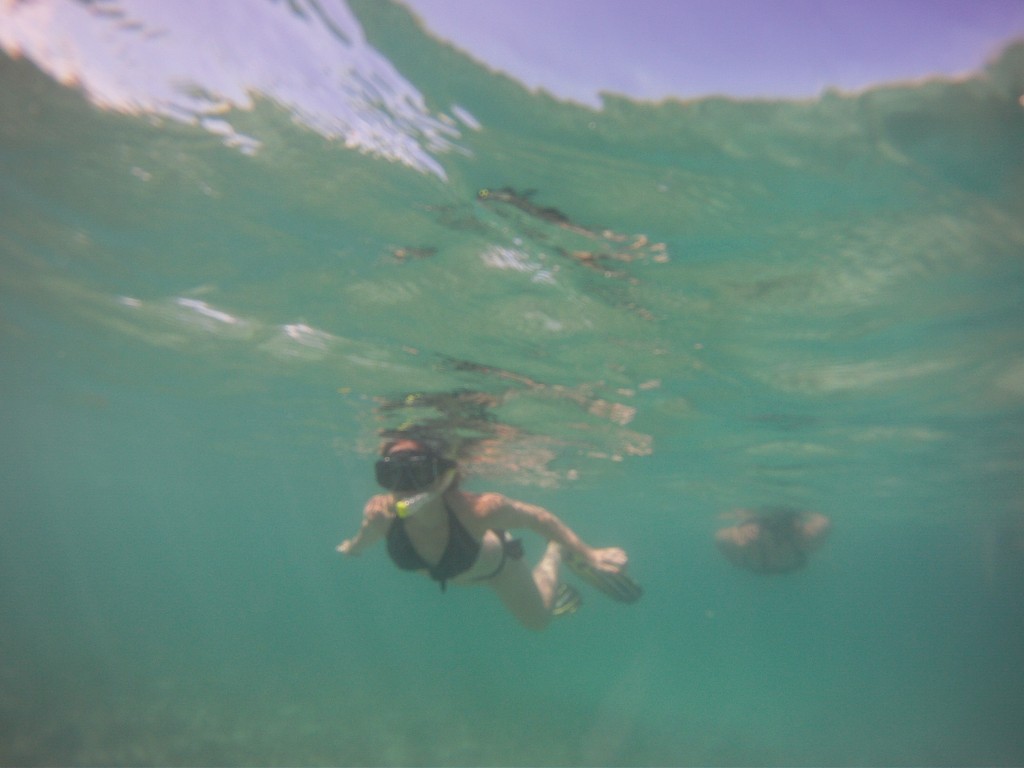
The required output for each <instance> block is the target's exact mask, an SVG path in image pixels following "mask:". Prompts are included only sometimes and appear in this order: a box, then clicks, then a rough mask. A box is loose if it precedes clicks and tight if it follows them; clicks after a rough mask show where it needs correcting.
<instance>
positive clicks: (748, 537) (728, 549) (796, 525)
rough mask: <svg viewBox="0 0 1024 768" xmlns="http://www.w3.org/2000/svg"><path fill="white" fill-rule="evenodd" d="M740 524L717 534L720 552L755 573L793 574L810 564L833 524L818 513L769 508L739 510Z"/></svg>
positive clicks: (737, 564) (789, 508) (716, 541)
mask: <svg viewBox="0 0 1024 768" xmlns="http://www.w3.org/2000/svg"><path fill="white" fill-rule="evenodd" d="M737 514H738V515H739V516H740V522H739V523H737V524H736V525H733V526H730V527H728V528H723V529H721V530H719V531H718V532H716V533H715V543H716V544H717V545H718V549H719V550H720V551H721V552H722V554H723V555H725V556H726V557H727V558H728V559H729V561H730V562H732V564H733V565H736V566H739V567H740V568H746V569H747V570H750V571H754V572H755V573H791V572H792V571H796V570H799V569H800V568H803V567H804V566H805V565H807V559H808V555H809V554H810V553H811V552H812V551H814V550H815V549H817V548H818V547H820V546H821V545H822V543H823V542H824V540H825V536H826V535H827V534H828V531H829V528H830V526H831V523H830V522H829V519H828V518H827V517H825V516H824V515H822V514H820V513H818V512H802V511H800V510H797V509H793V508H792V507H767V508H764V509H762V510H760V511H758V512H757V513H756V514H755V513H753V512H750V511H749V510H739V511H738V512H737Z"/></svg>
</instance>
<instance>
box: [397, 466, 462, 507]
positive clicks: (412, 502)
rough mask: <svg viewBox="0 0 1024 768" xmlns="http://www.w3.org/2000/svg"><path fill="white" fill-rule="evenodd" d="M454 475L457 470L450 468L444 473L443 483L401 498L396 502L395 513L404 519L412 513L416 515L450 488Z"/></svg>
mask: <svg viewBox="0 0 1024 768" xmlns="http://www.w3.org/2000/svg"><path fill="white" fill-rule="evenodd" d="M454 477H455V470H453V469H450V470H448V471H447V472H445V473H444V476H443V477H442V479H441V483H440V484H439V485H438V487H437V488H434V489H433V490H427V491H421V492H420V493H416V494H413V495H412V496H407V497H405V498H404V499H399V500H398V501H396V502H395V514H397V515H398V516H399V517H401V518H403V519H404V518H406V517H409V516H410V515H415V514H416V513H417V512H419V511H420V510H421V509H423V507H425V506H426V505H427V504H429V503H430V502H432V501H433V500H434V499H436V498H437V497H438V496H440V495H441V494H442V493H444V492H445V491H446V490H447V489H448V486H449V485H451V482H452V478H454Z"/></svg>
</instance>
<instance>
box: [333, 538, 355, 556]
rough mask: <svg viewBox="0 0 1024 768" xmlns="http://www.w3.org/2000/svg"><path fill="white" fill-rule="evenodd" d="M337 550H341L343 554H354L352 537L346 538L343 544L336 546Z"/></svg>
mask: <svg viewBox="0 0 1024 768" xmlns="http://www.w3.org/2000/svg"><path fill="white" fill-rule="evenodd" d="M335 550H337V551H338V552H341V554H343V555H350V554H352V539H345V540H344V541H343V542H341V544H339V545H338V546H337V547H335Z"/></svg>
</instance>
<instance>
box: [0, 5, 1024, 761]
mask: <svg viewBox="0 0 1024 768" xmlns="http://www.w3.org/2000/svg"><path fill="white" fill-rule="evenodd" d="M354 10H355V11H356V13H357V14H358V15H359V18H360V20H361V22H362V23H363V26H364V29H365V31H366V34H367V36H368V39H369V40H370V41H371V42H372V43H373V44H374V45H376V46H377V47H378V49H379V50H380V51H382V52H383V54H384V55H385V56H387V57H388V58H389V59H390V60H391V62H392V63H393V64H394V65H395V67H396V68H397V70H398V71H400V72H402V73H404V74H405V75H406V76H408V77H411V78H412V79H413V80H414V81H415V83H416V86H417V87H418V88H419V89H420V90H421V91H422V92H423V94H424V96H425V97H426V100H427V103H428V104H429V105H431V106H432V107H434V108H437V109H448V108H449V105H452V104H457V105H459V106H460V108H461V109H463V110H466V111H467V112H468V113H470V114H471V115H472V116H473V118H475V120H476V121H478V123H479V125H480V128H479V129H478V130H474V129H473V128H471V127H467V126H466V125H461V126H460V135H459V137H458V139H457V141H456V142H455V143H456V144H457V145H458V149H457V150H453V151H449V152H445V153H439V154H436V155H435V157H436V158H437V162H438V163H439V165H440V167H441V168H443V173H444V178H442V177H441V175H439V174H437V173H432V172H429V171H428V172H422V171H417V170H415V169H413V168H410V167H408V166H407V165H403V164H400V163H392V162H389V161H387V160H385V159H381V158H378V157H374V156H372V155H368V154H361V153H359V152H356V151H353V150H350V149H346V148H345V147H344V146H343V144H342V143H341V142H338V141H332V140H328V139H325V138H323V137H321V136H320V135H318V134H316V133H315V132H313V131H310V130H308V129H306V128H303V127H301V126H299V125H296V124H295V123H294V122H293V120H292V119H291V116H290V115H289V114H288V113H287V111H286V110H283V109H281V108H280V107H277V106H275V105H274V104H271V103H268V102H266V101H259V100H257V103H256V104H255V106H254V108H253V109H252V110H251V111H245V112H241V111H236V112H234V113H231V114H230V115H229V117H230V118H231V120H232V123H233V124H234V125H235V126H236V128H238V129H239V130H240V131H242V132H244V133H246V134H247V135H253V136H257V137H259V139H260V141H261V142H262V147H261V149H260V151H259V152H257V153H255V154H251V155H250V154H246V153H243V152H239V151H238V150H237V149H234V148H231V147H227V146H224V144H223V143H222V142H221V140H220V138H218V137H217V136H214V135H211V134H210V133H208V132H204V131H202V130H200V129H199V128H198V127H194V126H189V125H182V124H180V123H176V122H174V121H168V120H157V119H149V118H145V117H132V116H128V115H124V114H118V113H115V112H110V111H102V110H100V109H97V108H96V107H93V106H90V105H89V104H88V103H87V101H86V100H85V99H84V98H83V97H82V95H81V94H80V93H78V92H77V91H74V90H71V89H67V88H65V87H63V86H60V85H58V84H56V83H54V82H53V81H52V80H50V79H48V78H47V77H46V76H45V75H43V74H42V73H40V72H39V71H38V70H37V69H35V67H34V66H33V65H32V64H31V63H30V62H28V61H26V60H24V59H19V60H13V59H10V58H6V57H2V58H0V345H2V347H0V354H2V360H3V365H2V367H0V387H2V389H0V391H2V394H3V396H2V398H0V419H2V422H0V423H2V430H0V436H2V437H0V448H2V452H3V453H2V461H0V483H2V488H3V498H2V507H0V509H2V511H0V515H2V517H0V524H2V536H0V606H2V616H3V620H2V621H0V763H3V764H23V765H30V764H31V765H37V764H47V765H52V764H62V765H98V764H104V765H114V764H133V765H153V764H177V765H240V764H246V765H300V764H301V765H315V764H331V765H434V764H437V765H441V764H444V765H579V764H588V765H590V764H593V765H598V764H609V765H896V764H899V765H953V764H956V765H1014V764H1020V763H1021V762H1022V761H1024V735H1022V734H1024V728H1022V727H1021V726H1022V713H1024V654H1022V651H1021V649H1022V648H1024V643H1022V632H1024V610H1022V597H1024V482H1022V479H1021V478H1022V477H1024V442H1022V436H1024V435H1022V432H1024V259H1022V256H1024V111H1022V108H1021V102H1020V97H1021V93H1022V87H1024V57H1022V49H1021V48H1019V47H1017V48H1014V49H1010V51H1008V52H1007V53H1006V54H1005V55H1004V57H1003V58H1002V59H1001V60H1000V61H999V62H997V63H995V64H994V65H993V66H992V68H991V69H990V70H989V71H988V72H985V73H978V75H977V76H975V77H973V78H970V79H967V80H965V81H963V82H957V83H944V82H935V83H924V84H918V85H908V86H903V87H891V88H878V89H875V90H871V91H868V92H865V93H863V94H859V95H850V96H840V95H837V94H830V95H827V96H826V97H824V98H823V99H821V100H819V101H814V102H806V103H795V102H793V103H790V102H786V103H783V102H779V103H775V102H759V103H749V102H748V103H744V102H731V101H725V100H705V101H698V102H694V103H688V104H664V105H659V106H640V105H636V104H631V103H629V102H627V101H614V100H613V101H610V102H609V103H608V104H607V105H606V108H605V110H604V111H603V112H600V113H597V112H593V111H589V110H586V109H583V108H578V107H574V106H571V105H566V104H560V103H558V102H555V101H552V100H550V99H548V98H547V97H545V96H544V95H536V94H530V93H527V92H525V91H522V90H520V89H518V87H516V86H515V85H514V84H513V83H511V82H510V81H507V80H504V79H502V78H500V77H498V76H496V75H494V74H492V73H489V72H487V71H486V70H483V69H481V68H478V67H476V66H475V65H473V64H471V63H470V62H468V61H467V60H465V59H462V58H461V57H459V56H458V55H456V54H455V53H453V52H452V51H450V50H449V49H446V48H443V47H442V46H440V45H439V44H437V43H435V42H433V41H431V40H430V39H429V38H427V37H426V36H424V35H423V34H422V33H421V32H419V31H418V30H417V29H416V28H415V27H414V26H413V25H412V24H411V22H410V21H409V20H408V18H407V17H406V16H404V15H403V14H402V13H400V12H398V11H395V10H393V9H390V7H388V6H385V5H382V4H376V3H360V4H354ZM504 187H510V188H514V189H516V190H519V191H526V190H535V192H534V193H533V196H532V197H531V198H529V200H530V201H532V204H534V205H535V206H536V207H538V208H555V209H558V211H560V212H561V213H562V214H564V216H565V217H566V218H567V219H568V221H569V222H571V224H572V226H565V222H564V221H559V220H551V219H552V218H553V217H550V216H548V217H547V218H545V217H544V216H543V215H537V212H536V209H531V208H530V207H529V206H528V205H524V206H520V207H517V206H516V205H513V204H510V203H508V202H503V201H502V200H501V199H500V195H499V196H495V195H492V196H490V197H488V198H486V199H478V197H477V193H478V191H479V190H481V189H484V188H490V189H501V188H504ZM524 208H525V210H524ZM581 252H587V253H590V254H596V256H597V257H599V258H596V260H595V259H593V258H590V257H582V256H580V255H579V254H580V253H581ZM573 253H576V254H577V256H575V257H574V256H573V255H572V254H573ZM467 363H472V364H473V365H468V364H467ZM455 390H467V391H473V392H482V393H486V394H487V395H488V396H489V397H490V398H491V402H492V405H491V407H490V408H488V409H487V411H486V414H485V416H486V418H485V419H479V418H477V419H468V420H465V421H463V422H461V423H460V430H461V431H462V433H463V434H464V435H465V436H467V437H475V438H477V439H480V440H482V441H483V442H481V443H480V444H479V446H478V447H479V451H478V454H477V458H478V459H482V458H486V459H488V460H487V461H483V460H480V461H477V462H476V463H470V464H469V466H470V467H471V469H472V470H473V472H474V474H473V475H472V476H471V477H470V479H469V480H468V481H467V482H468V485H469V486H470V487H471V488H476V489H494V490H500V491H503V492H506V493H509V494H513V495H515V496H517V497H519V498H523V499H526V500H529V501H532V502H535V503H539V504H543V505H545V506H547V507H548V508H550V509H552V510H553V511H555V512H557V513H558V514H559V515H560V516H561V517H562V518H563V519H564V520H566V521H567V522H568V523H569V524H570V525H571V526H573V527H574V528H575V529H576V530H577V531H579V532H580V534H581V535H582V536H583V537H584V538H585V539H587V540H588V541H590V542H591V543H593V544H595V545H610V544H618V545H621V546H623V547H624V548H626V549H627V550H628V551H629V553H630V555H631V560H632V565H631V569H632V572H633V573H634V574H635V575H636V577H637V578H638V579H640V580H641V581H642V582H643V584H644V586H645V588H646V594H645V596H644V598H643V600H642V601H641V602H640V603H638V604H636V605H633V606H623V605H619V604H615V603H612V602H611V601H609V600H607V599H605V598H604V597H603V596H602V595H600V594H599V593H596V592H594V591H592V590H587V589H586V588H584V590H585V595H584V597H585V601H586V602H585V605H584V607H583V609H582V610H581V611H580V612H579V613H578V614H576V615H574V616H572V617H568V618H566V619H561V620H559V621H557V622H556V623H555V624H554V625H552V626H551V627H550V628H549V629H548V630H547V631H546V632H544V633H540V634H533V633H529V632H527V631H525V630H522V629H520V628H519V627H518V626H517V625H516V624H515V623H514V621H513V620H512V619H511V618H510V617H508V616H507V615H506V614H505V613H504V612H503V610H502V609H501V607H500V606H499V605H498V603H497V601H496V600H495V599H494V598H493V596H492V595H491V594H490V593H489V591H487V590H484V589H461V590H458V589H452V590H449V591H448V593H447V594H443V595H442V594H440V593H439V592H438V590H437V588H436V585H434V584H432V583H430V582H428V581H426V580H422V579H418V578H415V577H412V576H410V575H408V574H405V573H401V572H399V571H397V569H395V568H393V567H392V566H391V565H390V563H389V562H388V561H387V559H386V557H385V555H384V553H383V551H382V550H380V549H378V550H377V551H373V552H369V553H367V554H366V555H365V556H363V557H362V558H360V559H358V560H350V561H342V560H341V558H340V557H339V556H338V555H336V554H335V552H334V546H335V545H336V544H337V543H338V542H339V541H340V540H341V539H342V538H344V537H345V536H348V535H351V533H352V532H354V530H355V528H356V526H357V524H358V520H359V515H360V510H361V506H362V503H363V501H364V499H365V498H366V497H367V496H368V495H369V494H371V493H373V492H374V491H375V488H374V485H373V478H372V473H371V472H370V466H371V463H372V455H373V449H374V446H375V435H376V432H377V431H378V430H379V429H382V428H384V427H387V426H394V425H395V424H397V423H400V422H401V421H403V420H406V419H420V420H423V419H429V418H440V417H441V416H442V415H443V414H441V413H440V412H439V411H438V410H437V409H436V408H431V407H429V403H431V402H436V400H437V398H436V396H437V395H440V394H443V393H450V392H452V391H455ZM410 394H414V395H416V397H414V398H411V399H409V400H407V401H406V400H405V399H406V398H407V396H409V395H410ZM403 401H406V402H408V403H409V405H408V407H405V408H401V409H397V410H391V411H387V410H383V411H382V409H381V407H380V406H381V405H382V404H384V403H388V402H392V403H394V402H403ZM762 504H792V505H797V506H801V507H805V508H813V509H816V510H820V511H821V512H823V513H824V514H826V515H828V516H829V517H830V518H831V520H832V522H833V533H832V536H831V538H830V540H829V542H828V544H827V545H826V547H825V548H824V549H823V550H821V551H820V552H819V553H816V554H815V556H814V557H813V558H812V560H811V562H810V564H809V565H808V566H807V568H806V569H804V570H802V571H800V572H798V573H796V574H793V575H790V576H785V577H776V578H765V577H760V576H756V575H754V574H749V573H745V572H741V571H738V570H736V569H734V568H732V567H731V566H730V565H729V564H728V563H727V562H726V561H725V560H724V559H722V558H721V557H720V556H719V555H718V553H717V552H716V550H715V548H714V546H713V543H712V536H713V533H714V531H715V529H716V528H717V527H718V526H720V525H722V524H723V522H722V519H721V515H723V514H724V513H728V512H729V511H730V510H733V509H735V508H737V507H740V506H758V505H762ZM527 543H528V554H529V555H530V556H533V557H536V556H537V555H538V554H539V552H540V543H539V542H537V541H528V542H527Z"/></svg>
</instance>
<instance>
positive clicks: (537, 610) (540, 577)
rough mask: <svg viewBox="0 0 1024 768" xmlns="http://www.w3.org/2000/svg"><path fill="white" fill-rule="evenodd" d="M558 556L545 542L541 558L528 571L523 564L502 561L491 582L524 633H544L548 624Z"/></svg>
mask: <svg viewBox="0 0 1024 768" xmlns="http://www.w3.org/2000/svg"><path fill="white" fill-rule="evenodd" d="M561 562H562V553H561V550H560V549H559V547H558V545H557V544H555V543H554V542H549V543H548V547H547V550H545V552H544V557H542V558H541V559H540V562H539V563H537V565H536V566H535V567H534V569H533V570H532V571H531V570H530V568H529V566H528V565H527V564H526V561H525V560H511V559H510V560H506V561H505V567H504V568H502V569H501V573H499V574H498V575H497V576H495V577H494V578H493V579H491V581H490V584H491V588H492V589H494V591H495V592H497V593H498V597H500V598H501V602H502V603H504V604H505V607H506V608H508V610H509V612H510V613H511V614H512V615H513V616H515V617H516V618H517V619H518V620H519V622H520V623H521V624H522V625H523V626H524V627H526V628H527V629H536V630H541V629H544V628H545V627H546V626H547V625H548V623H549V622H550V621H551V606H552V605H553V604H554V601H555V593H556V591H557V589H558V568H559V566H560V565H561Z"/></svg>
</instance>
